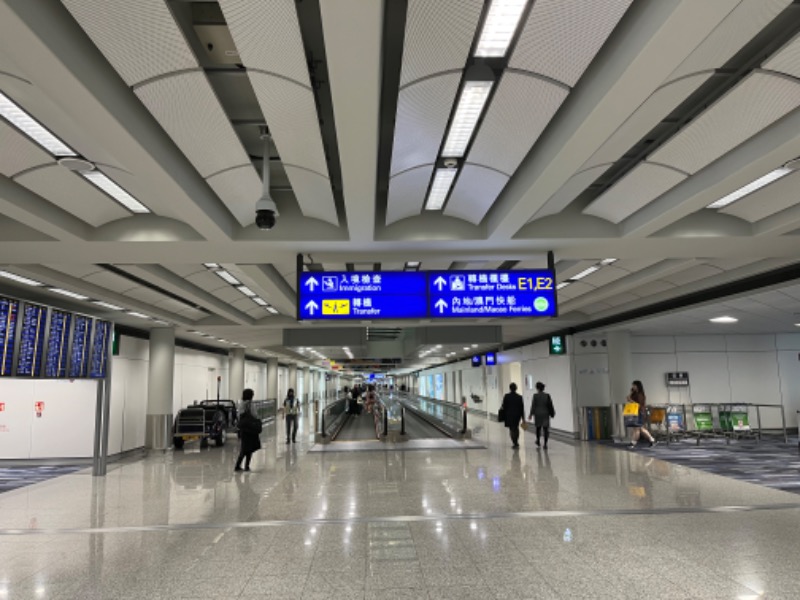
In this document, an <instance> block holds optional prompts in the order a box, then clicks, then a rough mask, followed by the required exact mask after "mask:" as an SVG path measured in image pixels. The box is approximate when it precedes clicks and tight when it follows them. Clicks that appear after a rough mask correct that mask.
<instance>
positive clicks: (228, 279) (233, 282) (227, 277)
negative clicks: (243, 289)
mask: <svg viewBox="0 0 800 600" xmlns="http://www.w3.org/2000/svg"><path fill="white" fill-rule="evenodd" d="M214 273H216V274H217V275H219V276H220V277H221V278H222V279H223V280H224V281H226V282H227V283H230V284H231V285H242V282H241V281H239V280H238V279H236V277H234V276H233V275H231V274H230V273H228V272H227V271H225V270H222V271H214Z"/></svg>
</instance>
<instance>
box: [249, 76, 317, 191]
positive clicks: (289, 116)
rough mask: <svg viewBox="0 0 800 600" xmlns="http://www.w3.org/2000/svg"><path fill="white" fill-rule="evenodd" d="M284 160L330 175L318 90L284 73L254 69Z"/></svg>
mask: <svg viewBox="0 0 800 600" xmlns="http://www.w3.org/2000/svg"><path fill="white" fill-rule="evenodd" d="M250 81H251V82H252V83H253V89H254V90H255V93H256V97H257V98H258V103H259V104H260V105H261V111H262V112H263V113H264V116H265V117H266V119H267V125H268V126H269V131H270V134H272V139H273V141H274V142H275V146H276V147H277V148H278V153H279V154H280V157H281V162H283V163H285V164H290V165H296V166H299V167H303V168H305V169H308V170H309V171H314V172H315V173H319V174H320V175H322V176H323V177H326V178H327V177H328V164H327V162H326V161H325V153H324V151H323V149H322V134H321V133H320V130H319V121H318V120H317V108H316V105H315V104H314V94H313V92H312V91H311V90H310V89H309V88H305V87H302V86H300V85H297V84H296V83H293V82H291V81H288V80H286V79H284V78H282V77H276V76H274V75H266V74H264V73H257V72H256V73H250Z"/></svg>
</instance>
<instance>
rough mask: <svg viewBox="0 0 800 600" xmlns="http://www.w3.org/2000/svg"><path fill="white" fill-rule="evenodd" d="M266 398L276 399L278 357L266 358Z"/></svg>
mask: <svg viewBox="0 0 800 600" xmlns="http://www.w3.org/2000/svg"><path fill="white" fill-rule="evenodd" d="M267 399H268V400H278V359H277V358H268V359H267Z"/></svg>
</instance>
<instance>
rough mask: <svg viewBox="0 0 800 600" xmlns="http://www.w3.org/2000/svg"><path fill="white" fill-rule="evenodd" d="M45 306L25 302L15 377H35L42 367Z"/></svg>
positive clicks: (45, 317) (45, 318)
mask: <svg viewBox="0 0 800 600" xmlns="http://www.w3.org/2000/svg"><path fill="white" fill-rule="evenodd" d="M46 320H47V308H46V307H44V306H39V305H38V304H25V308H24V310H23V313H22V323H21V327H22V333H21V335H20V340H19V356H18V357H17V373H16V374H17V377H36V376H38V375H39V371H40V370H41V368H42V353H43V351H44V334H45V321H46Z"/></svg>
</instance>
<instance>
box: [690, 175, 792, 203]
mask: <svg viewBox="0 0 800 600" xmlns="http://www.w3.org/2000/svg"><path fill="white" fill-rule="evenodd" d="M792 172H793V171H792V169H788V168H786V167H780V168H778V169H774V170H773V171H770V172H769V173H767V174H766V175H762V176H761V177H759V178H758V179H756V180H754V181H751V182H750V183H748V184H747V185H744V186H742V187H740V188H739V189H738V190H735V191H733V192H731V193H730V194H728V195H727V196H723V197H722V198H720V199H719V200H716V201H714V202H712V203H711V204H709V205H708V206H707V207H706V208H725V207H726V206H728V205H729V204H733V203H734V202H736V201H737V200H740V199H742V198H744V197H745V196H749V195H750V194H752V193H753V192H757V191H758V190H760V189H761V188H763V187H766V186H768V185H769V184H770V183H773V182H775V181H778V180H779V179H781V178H782V177H786V176H787V175H789V174H790V173H792Z"/></svg>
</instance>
